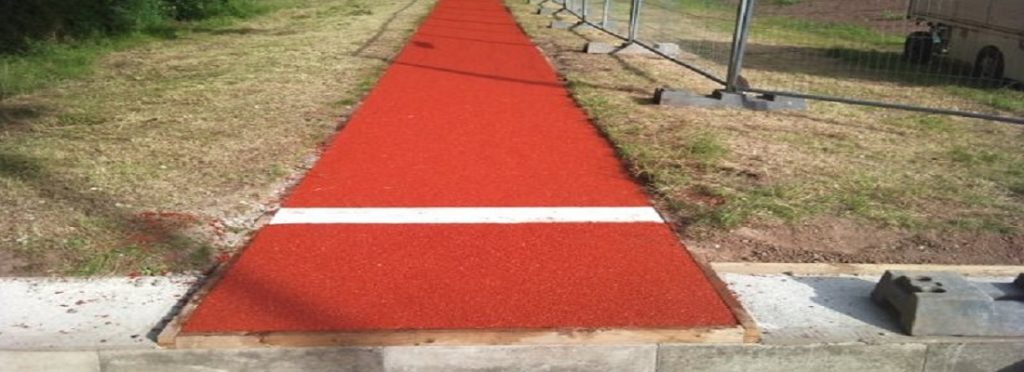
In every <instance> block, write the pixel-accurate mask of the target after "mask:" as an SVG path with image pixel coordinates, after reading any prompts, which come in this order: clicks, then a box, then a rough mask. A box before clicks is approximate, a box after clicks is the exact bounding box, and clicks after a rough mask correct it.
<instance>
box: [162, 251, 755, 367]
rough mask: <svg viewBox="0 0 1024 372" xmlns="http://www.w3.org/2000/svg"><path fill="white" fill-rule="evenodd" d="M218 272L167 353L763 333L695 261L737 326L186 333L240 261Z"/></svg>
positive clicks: (174, 325) (184, 315)
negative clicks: (204, 300) (194, 315)
mask: <svg viewBox="0 0 1024 372" xmlns="http://www.w3.org/2000/svg"><path fill="white" fill-rule="evenodd" d="M238 256H240V255H236V256H235V259H232V260H231V261H230V262H227V263H225V264H222V265H220V266H218V267H217V268H216V269H214V270H213V272H212V273H211V274H210V275H209V276H208V277H207V279H206V280H205V281H204V282H203V283H202V284H201V285H200V288H199V289H198V290H197V291H195V294H194V295H192V297H191V298H190V299H189V300H188V302H187V303H186V304H185V305H184V306H183V307H182V308H181V311H180V312H179V313H178V314H177V315H176V316H175V317H174V318H172V319H171V321H170V322H169V323H168V324H167V326H166V327H164V329H163V330H162V331H161V332H160V334H159V335H158V336H157V344H158V345H160V346H162V347H166V348H182V349H216V348H247V347H271V346H279V347H312V346H399V345H543V344H613V343H637V342H639V343H701V344H722V343H753V342H758V341H759V340H760V332H759V331H758V329H757V325H756V324H755V323H754V321H753V319H752V318H751V317H750V316H749V315H748V314H747V312H746V311H745V310H744V309H743V307H742V306H741V305H740V303H739V301H738V300H736V297H735V295H734V294H733V293H732V292H731V291H729V289H728V287H727V286H726V285H725V282H723V281H722V280H721V279H720V278H719V277H718V276H717V275H715V273H714V271H713V270H712V269H711V267H709V266H708V265H707V264H705V263H703V262H700V261H699V260H695V261H696V262H697V264H698V266H699V267H700V268H701V270H703V271H704V273H705V275H706V276H707V278H708V280H709V281H710V282H711V284H712V287H714V289H715V291H717V292H718V293H719V295H720V296H721V297H722V299H723V300H724V301H725V303H726V305H727V306H728V307H729V309H730V310H731V311H732V313H733V315H735V316H736V319H737V321H738V322H739V324H740V325H739V326H732V327H706V328H683V329H646V328H644V329H642V328H636V329H626V328H609V329H545V330H521V329H509V330H490V329H487V330H485V329H469V330H393V331H391V330H389V331H368V332H261V333H252V332H249V333H246V332H239V333H185V332H182V325H184V324H185V322H186V321H187V320H188V318H189V317H190V316H191V315H192V313H193V312H194V311H195V309H196V307H198V305H199V302H200V301H201V299H202V298H204V297H205V296H206V295H207V294H208V293H209V292H210V290H212V289H213V286H214V285H216V283H217V282H218V281H219V280H220V279H221V278H222V277H223V276H224V274H225V273H226V272H227V270H228V268H229V267H231V266H232V265H233V264H234V263H235V260H236V259H237V257H238Z"/></svg>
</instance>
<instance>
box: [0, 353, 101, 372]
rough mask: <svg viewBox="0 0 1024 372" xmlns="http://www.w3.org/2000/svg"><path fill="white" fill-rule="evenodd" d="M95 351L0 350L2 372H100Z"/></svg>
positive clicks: (0, 368)
mask: <svg viewBox="0 0 1024 372" xmlns="http://www.w3.org/2000/svg"><path fill="white" fill-rule="evenodd" d="M99 371H100V360H99V355H97V354H96V352H95V351H73V352H68V351H63V352H46V351H39V352H28V351H0V372H99Z"/></svg>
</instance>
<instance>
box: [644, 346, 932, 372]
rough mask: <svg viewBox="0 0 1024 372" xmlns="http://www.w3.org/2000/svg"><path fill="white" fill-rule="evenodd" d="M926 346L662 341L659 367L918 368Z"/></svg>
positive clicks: (770, 370) (696, 371) (671, 370)
mask: <svg viewBox="0 0 1024 372" xmlns="http://www.w3.org/2000/svg"><path fill="white" fill-rule="evenodd" d="M926 350H927V348H926V347H925V346H924V345H920V344H889V345H803V346H764V345H662V346H661V347H660V348H659V349H658V371H659V372H675V371H678V372H683V371H686V372H702V371H715V372H731V371H735V372H747V371H757V372H794V371H815V372H820V371H828V372H846V371H850V372H863V371H871V372H889V371H892V372H896V371H900V372H903V371H919V370H920V369H921V366H922V365H924V358H925V353H926Z"/></svg>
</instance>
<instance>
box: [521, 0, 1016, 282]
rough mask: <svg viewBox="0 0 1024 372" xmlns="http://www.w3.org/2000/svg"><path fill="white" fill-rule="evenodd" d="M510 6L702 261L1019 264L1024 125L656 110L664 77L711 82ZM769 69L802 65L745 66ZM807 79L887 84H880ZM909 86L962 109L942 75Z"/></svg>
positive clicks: (878, 112) (858, 111) (851, 86)
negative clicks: (939, 80)
mask: <svg viewBox="0 0 1024 372" xmlns="http://www.w3.org/2000/svg"><path fill="white" fill-rule="evenodd" d="M507 4H509V6H510V7H512V8H513V9H515V10H516V14H517V16H518V17H519V20H520V22H521V23H523V25H524V29H526V30H527V32H528V33H530V35H531V36H532V37H533V38H534V40H535V41H536V42H538V43H539V44H540V46H541V47H542V48H543V49H544V50H545V52H546V53H548V55H549V56H550V58H551V59H552V60H553V62H554V63H555V64H556V66H558V68H559V69H560V70H561V72H562V73H563V74H564V76H565V78H566V79H567V81H568V82H569V87H570V89H571V90H572V93H573V95H574V96H575V97H576V99H577V101H578V102H579V103H580V105H581V106H582V107H583V108H585V109H586V110H587V112H588V113H589V114H590V115H591V117H592V119H593V120H594V121H595V123H596V125H597V126H598V127H599V128H600V129H601V130H603V131H604V132H605V133H607V135H608V137H609V138H610V139H611V140H612V142H613V143H614V145H615V146H616V147H617V148H618V150H619V152H620V154H621V155H622V157H623V159H624V160H626V161H627V162H628V163H629V167H630V169H631V170H632V171H633V173H634V174H636V175H637V176H638V178H640V179H643V180H645V181H646V183H647V184H648V186H649V187H650V189H651V192H652V194H653V195H654V196H655V197H656V201H657V203H658V204H659V205H660V207H661V208H662V209H664V210H666V211H668V212H669V213H667V214H668V215H669V216H671V217H672V219H673V222H674V223H675V224H676V225H677V226H678V227H679V229H680V231H681V232H682V234H683V235H684V239H685V240H686V241H687V243H688V244H689V245H690V246H691V248H693V250H694V251H695V252H696V253H697V254H700V255H702V256H704V258H706V259H709V260H716V261H723V260H753V261H798V262H890V263H896V262H903V263H949V264H957V263H959V264H968V263H973V264H1006V263H1016V264H1024V198H1022V195H1021V193H1020V191H1021V188H1022V187H1021V184H1022V182H1024V178H1022V174H1024V171H1022V168H1021V167H1022V164H1024V153H1022V152H1021V151H1020V149H1021V148H1024V128H1021V127H1019V126H1013V125H1007V124H1000V123H993V122H986V121H980V120H973V119H965V118H959V117H948V116H937V115H923V114H917V113H908V112H903V111H894V110H883V109H877V108H871V107H862V106H851V105H840V104H831V103H823V102H811V105H812V106H811V109H810V110H809V111H807V112H772V113H766V112H755V111H744V110H730V109H705V108H673V107H661V106H657V105H652V104H650V100H651V94H652V92H653V89H654V88H655V87H658V86H671V87H677V88H684V89H687V90H689V91H693V92H710V91H711V90H712V89H715V88H717V86H715V85H714V84H713V83H710V82H709V81H708V80H706V79H703V78H701V77H699V76H697V75H695V74H691V73H689V72H688V71H686V70H684V69H681V68H680V67H679V66H677V65H674V64H673V63H671V62H668V61H665V60H661V59H658V58H646V57H634V56H604V55H587V54H581V53H579V52H578V50H579V48H580V46H581V45H583V44H584V43H585V42H586V41H588V40H601V41H611V40H608V39H606V36H605V35H602V34H601V33H599V32H589V31H575V32H567V31H562V30H552V29H549V28H546V23H547V22H549V21H550V18H545V17H540V16H537V15H532V14H531V13H532V12H531V10H532V8H533V7H532V6H529V5H525V4H517V3H516V2H513V1H509V2H507ZM846 34H851V33H846ZM854 34H855V33H854ZM755 51H757V50H756V49H755ZM767 72H770V73H771V74H774V75H785V74H791V73H792V74H795V73H796V72H794V71H790V72H787V71H780V70H770V71H765V70H763V69H762V70H761V71H759V70H758V69H757V68H752V70H751V72H750V76H748V78H749V79H752V80H753V79H758V78H760V77H761V76H763V75H762V74H766V73H767ZM811 78H812V79H816V80H815V82H816V83H819V84H820V85H821V86H826V87H832V88H834V89H845V90H858V91H861V92H881V93H882V94H884V93H886V92H888V91H889V90H893V87H892V86H893V83H892V82H889V81H881V80H878V79H862V80H853V81H850V80H841V79H834V80H830V79H831V78H830V77H829V75H828V74H825V73H822V74H821V76H813V77H811ZM904 89H911V90H912V91H913V93H914V94H918V95H920V97H923V98H924V99H928V100H930V102H932V103H936V104H947V103H948V104H949V105H953V106H956V107H970V105H972V101H971V100H970V99H965V98H959V97H950V96H949V95H948V94H947V89H948V88H947V87H945V86H942V85H929V86H918V87H913V88H904ZM965 89H971V88H965ZM971 91H974V89H971ZM1000 94H1002V93H1000Z"/></svg>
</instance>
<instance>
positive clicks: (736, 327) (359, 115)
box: [160, 0, 756, 348]
mask: <svg viewBox="0 0 1024 372" xmlns="http://www.w3.org/2000/svg"><path fill="white" fill-rule="evenodd" d="M745 325H746V326H745ZM754 338H756V329H754V328H753V327H752V326H750V325H749V324H748V321H747V318H746V316H745V315H744V314H743V311H742V309H741V308H740V307H739V306H738V303H737V302H736V301H735V300H734V299H733V298H732V297H731V295H730V294H729V293H728V291H727V290H726V289H725V287H724V285H722V284H721V282H720V281H718V280H717V278H716V277H715V276H714V273H713V272H711V271H710V270H709V269H706V268H705V267H704V266H703V265H701V264H700V263H698V262H696V261H695V260H694V259H693V257H691V255H690V254H689V253H688V252H687V251H686V249H685V247H683V245H682V244H681V243H680V242H679V240H678V238H677V236H676V235H675V234H674V233H673V231H672V230H671V228H670V227H669V226H668V225H667V224H666V223H665V222H664V221H663V220H662V219H661V217H660V216H659V215H658V213H657V211H655V210H654V208H652V207H651V204H650V202H649V201H648V198H647V196H646V195H645V193H644V192H643V189H642V188H641V187H640V186H639V185H638V184H637V183H636V182H635V181H634V180H633V179H632V178H631V177H630V176H629V175H628V173H627V172H626V171H625V170H624V168H623V166H622V164H621V163H620V161H619V160H618V158H617V157H616V155H615V152H614V150H613V149H612V147H611V146H610V145H609V143H608V142H607V141H606V139H605V138H604V137H603V136H602V135H601V133H600V132H598V131H597V130H596V129H595V128H594V127H593V125H591V123H590V122H589V121H588V119H587V117H586V115H585V114H584V113H583V112H582V111H581V110H580V108H579V107H577V106H576V104H575V103H574V102H573V100H572V99H571V98H570V96H569V93H568V91H567V90H566V88H565V87H564V85H563V83H562V81H561V80H560V79H559V77H558V75H557V74H556V72H555V71H554V69H553V68H552V66H551V65H550V64H549V63H548V62H547V61H546V60H545V58H544V56H543V55H542V54H541V53H540V52H539V51H538V49H537V48H536V47H535V46H534V45H533V44H532V42H531V41H530V39H529V38H528V37H527V36H526V35H525V34H524V33H523V32H522V31H521V30H520V29H519V27H518V26H517V25H516V23H515V20H514V19H513V18H512V15H511V14H510V13H509V12H508V11H507V10H506V9H505V8H504V6H503V5H502V3H501V1H499V0H440V1H439V2H438V4H437V5H436V7H435V8H434V10H433V11H432V13H431V15H430V16H429V17H428V18H427V19H426V20H425V21H424V22H423V24H422V25H421V27H420V28H419V30H418V31H417V32H416V33H415V35H414V36H413V37H412V40H411V41H410V42H409V43H408V45H406V47H405V48H404V49H403V50H402V52H401V53H400V54H399V55H398V56H397V57H396V59H395V60H394V61H393V63H392V65H391V66H390V67H389V69H388V70H387V71H386V72H385V74H384V75H383V77H382V78H381V80H380V82H379V83H378V85H377V86H376V87H375V89H374V90H373V91H372V92H371V93H370V95H369V96H368V97H367V99H366V100H365V102H364V103H363V104H362V105H361V106H360V108H359V109H358V111H357V112H356V114H355V115H354V116H353V117H352V119H351V120H350V122H349V123H348V124H347V125H346V127H345V129H344V130H342V131H341V132H340V133H339V134H338V135H337V136H336V137H335V139H334V140H333V141H332V143H331V144H330V145H329V146H328V148H327V149H326V150H325V151H324V154H323V156H322V157H321V158H320V160H319V161H318V162H317V164H316V165H315V166H314V167H313V169H312V170H310V172H309V173H308V174H307V175H306V177H305V178H304V179H303V180H302V181H301V182H300V183H299V185H298V186H296V188H295V190H293V192H292V193H291V195H290V196H289V197H288V198H286V200H285V201H284V203H283V207H282V209H280V210H279V211H278V212H277V213H276V214H275V216H274V217H273V218H272V220H271V222H270V224H268V225H267V226H265V227H264V228H262V229H261V230H260V231H259V232H258V233H257V234H256V236H255V237H254V238H253V240H252V241H251V242H250V244H249V246H248V247H246V248H245V249H243V250H242V252H241V254H240V255H238V256H237V257H235V258H234V259H233V260H231V261H230V262H229V263H228V264H227V265H224V266H223V267H222V268H221V269H220V270H218V271H217V272H216V273H215V274H214V275H212V276H211V278H210V280H208V281H207V284H206V285H205V286H204V287H203V288H201V289H200V290H198V291H197V293H196V295H194V296H193V298H192V300H191V302H190V303H188V304H187V305H186V306H185V307H184V309H183V310H182V311H181V312H180V313H179V315H178V316H177V317H176V318H175V319H174V320H173V321H172V322H171V324H170V325H169V326H168V327H167V328H166V329H165V330H164V332H163V333H162V334H161V337H160V343H161V344H163V345H165V346H171V347H182V348H189V347H192V348H203V347H211V348H212V347H247V346H266V345H280V346H327V345H415V344H446V345H452V344H538V343H614V342H619V343H621V342H744V341H748V342H749V341H751V340H752V339H754Z"/></svg>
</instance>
